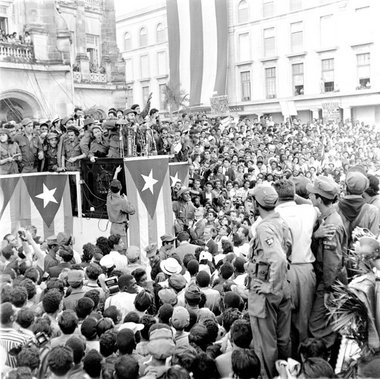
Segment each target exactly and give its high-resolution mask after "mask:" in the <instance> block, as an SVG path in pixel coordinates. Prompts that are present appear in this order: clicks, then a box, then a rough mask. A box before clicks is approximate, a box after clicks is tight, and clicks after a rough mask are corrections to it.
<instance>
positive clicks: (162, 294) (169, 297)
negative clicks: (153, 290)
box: [158, 288, 177, 305]
mask: <svg viewBox="0 0 380 379" xmlns="http://www.w3.org/2000/svg"><path fill="white" fill-rule="evenodd" d="M158 297H159V298H160V300H161V302H162V304H171V305H176V304H177V294H176V293H175V291H174V290H173V289H172V288H164V289H162V290H160V291H158Z"/></svg>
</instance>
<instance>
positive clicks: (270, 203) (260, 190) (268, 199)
mask: <svg viewBox="0 0 380 379" xmlns="http://www.w3.org/2000/svg"><path fill="white" fill-rule="evenodd" d="M253 196H254V197H255V199H256V201H257V202H258V203H259V204H260V205H261V206H262V207H274V206H275V205H276V202H277V200H278V194H277V192H276V190H275V189H274V188H273V187H272V186H266V185H262V184H261V185H258V186H257V187H255V189H254V190H253Z"/></svg>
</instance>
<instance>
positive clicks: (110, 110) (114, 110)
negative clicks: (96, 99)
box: [107, 108, 116, 115]
mask: <svg viewBox="0 0 380 379" xmlns="http://www.w3.org/2000/svg"><path fill="white" fill-rule="evenodd" d="M110 113H114V114H115V115H116V109H115V108H110V109H108V112H107V114H110Z"/></svg>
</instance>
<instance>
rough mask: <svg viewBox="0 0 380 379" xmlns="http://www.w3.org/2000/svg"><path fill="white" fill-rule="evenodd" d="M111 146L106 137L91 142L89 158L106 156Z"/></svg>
mask: <svg viewBox="0 0 380 379" xmlns="http://www.w3.org/2000/svg"><path fill="white" fill-rule="evenodd" d="M109 148H110V146H109V143H108V141H107V140H106V139H104V138H103V137H102V139H101V141H100V142H98V141H97V140H93V141H92V142H91V144H90V151H89V153H88V156H89V158H91V157H97V158H104V157H106V156H107V154H108V150H109Z"/></svg>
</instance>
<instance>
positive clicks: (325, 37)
mask: <svg viewBox="0 0 380 379" xmlns="http://www.w3.org/2000/svg"><path fill="white" fill-rule="evenodd" d="M319 28H320V36H321V46H322V47H326V46H333V45H334V24H333V15H332V14H329V15H326V16H322V17H321V18H320V25H319Z"/></svg>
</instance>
